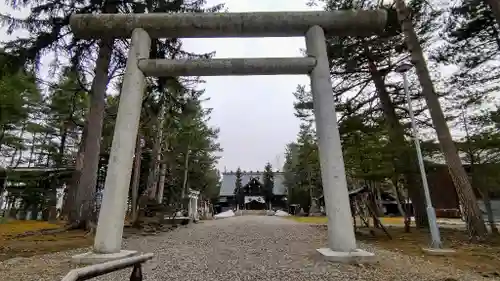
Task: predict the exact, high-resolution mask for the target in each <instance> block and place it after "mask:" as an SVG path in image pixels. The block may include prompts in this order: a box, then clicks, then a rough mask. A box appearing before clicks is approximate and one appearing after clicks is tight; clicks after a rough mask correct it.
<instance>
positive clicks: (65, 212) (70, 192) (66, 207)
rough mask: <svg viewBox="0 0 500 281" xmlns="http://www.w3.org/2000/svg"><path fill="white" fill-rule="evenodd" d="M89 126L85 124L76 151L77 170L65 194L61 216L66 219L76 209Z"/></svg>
mask: <svg viewBox="0 0 500 281" xmlns="http://www.w3.org/2000/svg"><path fill="white" fill-rule="evenodd" d="M87 128H88V125H87V124H85V126H84V127H83V131H82V137H81V141H80V145H79V146H78V152H77V153H76V159H75V170H74V171H73V174H72V175H71V180H70V183H69V185H68V187H67V188H66V192H65V194H64V200H63V207H62V210H61V216H62V217H63V218H66V219H68V218H69V217H70V212H71V211H72V210H73V211H76V210H75V209H74V208H73V207H72V206H74V204H75V197H76V191H77V189H78V185H79V182H80V175H81V173H82V168H83V160H84V159H83V157H84V155H85V153H84V152H85V139H86V138H87ZM76 216H77V215H76V214H74V215H73V217H76Z"/></svg>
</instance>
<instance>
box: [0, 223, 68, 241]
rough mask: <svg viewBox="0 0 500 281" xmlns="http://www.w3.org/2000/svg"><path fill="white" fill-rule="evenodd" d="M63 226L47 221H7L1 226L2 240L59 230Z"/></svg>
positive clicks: (0, 236)
mask: <svg viewBox="0 0 500 281" xmlns="http://www.w3.org/2000/svg"><path fill="white" fill-rule="evenodd" d="M60 227H61V226H60V225H58V224H55V223H49V222H46V221H21V220H7V221H4V222H3V223H1V224H0V240H2V239H8V238H10V237H12V236H15V235H18V234H21V233H25V232H28V231H40V230H42V229H57V228H60Z"/></svg>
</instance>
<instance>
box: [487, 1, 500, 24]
mask: <svg viewBox="0 0 500 281" xmlns="http://www.w3.org/2000/svg"><path fill="white" fill-rule="evenodd" d="M484 2H486V4H487V5H488V6H490V8H491V12H492V13H493V15H494V16H495V19H496V21H497V24H498V25H499V26H500V1H498V0H484Z"/></svg>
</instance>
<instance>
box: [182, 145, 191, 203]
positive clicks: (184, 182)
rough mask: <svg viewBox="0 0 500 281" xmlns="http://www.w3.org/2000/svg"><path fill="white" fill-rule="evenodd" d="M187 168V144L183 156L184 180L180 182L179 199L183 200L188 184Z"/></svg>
mask: <svg viewBox="0 0 500 281" xmlns="http://www.w3.org/2000/svg"><path fill="white" fill-rule="evenodd" d="M188 168H189V144H188V146H187V148H186V155H185V156H184V178H183V180H182V193H181V198H183V199H184V197H186V194H187V182H188V175H189V173H188Z"/></svg>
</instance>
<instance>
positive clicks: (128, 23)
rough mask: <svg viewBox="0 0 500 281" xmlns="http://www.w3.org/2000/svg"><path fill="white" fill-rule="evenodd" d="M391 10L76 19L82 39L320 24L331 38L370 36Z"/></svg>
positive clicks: (249, 32)
mask: <svg viewBox="0 0 500 281" xmlns="http://www.w3.org/2000/svg"><path fill="white" fill-rule="evenodd" d="M387 15H388V13H387V11H386V10H366V11H365V10H342V11H331V12H326V11H314V12H253V13H178V14H167V13H150V14H76V15H72V16H71V19H70V25H71V29H72V30H73V32H74V34H75V36H76V37H78V38H83V39H99V38H110V37H115V38H129V37H130V36H131V34H132V31H133V30H134V29H135V28H143V29H144V30H146V31H147V32H148V34H149V36H151V37H152V38H211V37H212V38H213V37H292V36H304V34H305V33H306V32H307V30H308V29H309V28H310V27H312V26H315V25H318V26H320V27H322V28H323V30H324V31H325V33H326V34H327V35H330V36H368V35H373V34H377V33H381V32H382V31H383V30H384V29H385V28H386V25H387V22H388V20H387Z"/></svg>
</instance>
